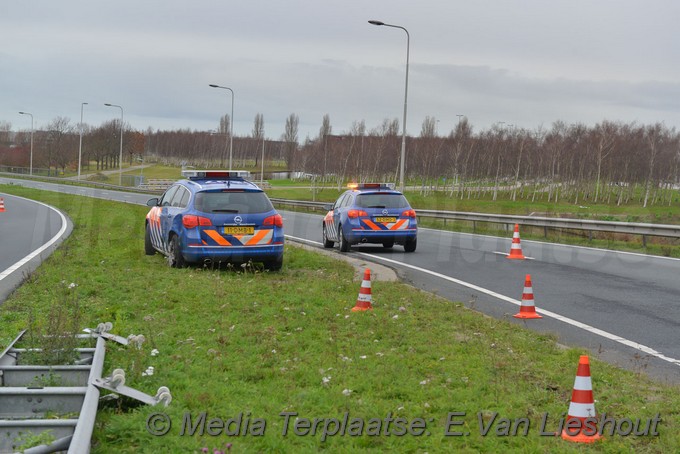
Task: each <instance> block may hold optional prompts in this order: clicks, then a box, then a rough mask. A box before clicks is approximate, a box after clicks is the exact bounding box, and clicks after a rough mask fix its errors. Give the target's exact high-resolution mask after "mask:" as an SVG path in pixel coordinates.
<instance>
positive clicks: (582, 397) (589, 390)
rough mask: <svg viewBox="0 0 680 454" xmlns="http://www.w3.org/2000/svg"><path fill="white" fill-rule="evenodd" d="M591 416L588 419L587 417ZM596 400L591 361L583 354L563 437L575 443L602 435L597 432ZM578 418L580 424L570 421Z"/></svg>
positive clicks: (591, 441)
mask: <svg viewBox="0 0 680 454" xmlns="http://www.w3.org/2000/svg"><path fill="white" fill-rule="evenodd" d="M588 418H590V419H589V420H588V421H586V419H588ZM595 418H596V413H595V400H594V399H593V384H592V382H591V380H590V361H589V360H588V356H586V355H582V356H581V357H580V358H579V360H578V369H577V370H576V380H575V381H574V389H573V391H572V393H571V403H570V404H569V411H568V412H567V420H566V422H565V427H564V429H563V430H562V438H564V439H565V440H569V441H573V442H575V443H593V442H595V441H597V440H599V439H600V438H602V436H601V435H600V434H599V433H598V432H597V424H596V420H595ZM573 420H578V421H580V424H577V423H576V422H572V425H571V426H570V425H569V422H570V421H573Z"/></svg>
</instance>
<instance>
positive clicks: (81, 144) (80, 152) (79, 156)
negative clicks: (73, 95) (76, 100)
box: [78, 102, 87, 180]
mask: <svg viewBox="0 0 680 454" xmlns="http://www.w3.org/2000/svg"><path fill="white" fill-rule="evenodd" d="M86 105H87V103H86V102H81V103H80V144H79V145H78V179H79V180H80V164H81V161H82V158H83V107H84V106H86Z"/></svg>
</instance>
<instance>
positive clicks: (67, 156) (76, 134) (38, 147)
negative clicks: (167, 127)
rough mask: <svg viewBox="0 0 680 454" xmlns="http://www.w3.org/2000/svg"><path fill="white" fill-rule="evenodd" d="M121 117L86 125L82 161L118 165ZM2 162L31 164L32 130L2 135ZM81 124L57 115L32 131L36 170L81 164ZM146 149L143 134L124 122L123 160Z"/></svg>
mask: <svg viewBox="0 0 680 454" xmlns="http://www.w3.org/2000/svg"><path fill="white" fill-rule="evenodd" d="M120 134H121V125H120V120H110V121H107V122H105V123H103V124H102V125H101V126H99V127H96V128H94V127H91V126H88V125H83V146H82V163H83V168H86V169H89V168H90V165H91V163H92V165H93V166H94V167H95V169H96V170H106V169H109V168H116V167H118V161H119V158H120ZM0 139H2V140H0V165H4V166H16V167H24V168H27V167H28V166H29V165H30V163H29V160H30V149H31V132H30V131H21V132H18V133H16V134H14V135H13V137H12V134H11V131H7V132H6V134H0ZM80 149H81V147H80V130H79V126H78V124H74V123H72V122H71V121H70V120H69V119H68V118H65V117H57V118H55V119H54V120H52V121H51V122H50V123H48V124H47V125H46V126H45V128H44V129H41V130H36V131H34V133H33V168H34V170H35V171H36V173H46V174H47V175H50V174H51V173H52V172H54V173H58V172H59V171H61V172H65V171H66V169H67V168H72V169H75V168H77V165H78V159H79V156H78V155H79V151H80ZM143 152H144V134H142V133H140V132H138V131H135V130H133V129H131V128H130V126H129V125H126V124H124V125H123V159H124V160H128V161H130V162H132V161H133V158H134V157H135V156H137V155H141V154H142V153H143Z"/></svg>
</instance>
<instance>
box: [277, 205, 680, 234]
mask: <svg viewBox="0 0 680 454" xmlns="http://www.w3.org/2000/svg"><path fill="white" fill-rule="evenodd" d="M271 201H272V202H273V203H275V204H279V205H284V206H293V207H302V208H307V209H312V210H315V211H316V210H322V211H325V208H324V207H326V206H328V205H329V204H328V203H322V202H304V201H300V200H285V199H271ZM416 214H417V215H418V217H419V218H431V219H443V220H455V221H471V222H490V223H494V224H504V225H514V224H521V225H530V226H534V227H543V228H551V229H575V230H585V231H598V232H613V233H627V234H632V235H642V236H661V237H668V238H680V225H671V224H645V223H635V222H613V221H597V220H592V219H564V218H549V217H539V216H515V215H505V214H486V213H467V212H462V211H436V210H419V209H416Z"/></svg>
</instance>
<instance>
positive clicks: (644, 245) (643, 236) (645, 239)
mask: <svg viewBox="0 0 680 454" xmlns="http://www.w3.org/2000/svg"><path fill="white" fill-rule="evenodd" d="M642 246H643V247H647V235H642Z"/></svg>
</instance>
